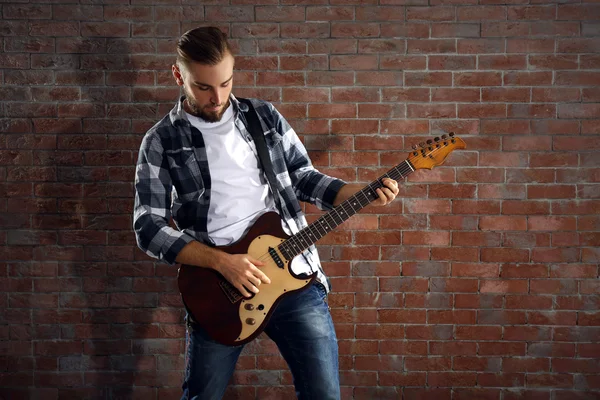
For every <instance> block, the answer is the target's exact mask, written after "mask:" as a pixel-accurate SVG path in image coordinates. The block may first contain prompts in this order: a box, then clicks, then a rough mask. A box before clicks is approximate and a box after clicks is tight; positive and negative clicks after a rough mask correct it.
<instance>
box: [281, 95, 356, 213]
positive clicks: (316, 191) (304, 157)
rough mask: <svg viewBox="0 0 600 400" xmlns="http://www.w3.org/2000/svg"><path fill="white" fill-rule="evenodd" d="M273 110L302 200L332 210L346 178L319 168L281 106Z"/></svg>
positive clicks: (296, 190) (290, 171) (287, 162)
mask: <svg viewBox="0 0 600 400" xmlns="http://www.w3.org/2000/svg"><path fill="white" fill-rule="evenodd" d="M271 107H273V106H272V105H271ZM272 112H273V113H274V115H275V123H276V129H277V130H278V131H279V132H280V133H281V134H282V136H283V155H284V157H285V161H286V164H287V169H288V172H289V174H290V178H291V180H292V182H291V183H292V186H293V187H294V189H295V192H296V196H297V197H298V200H301V201H305V202H308V203H311V204H314V205H315V206H317V207H318V208H319V209H321V210H330V209H331V208H333V201H334V200H335V197H336V195H337V194H338V192H339V191H340V189H341V188H342V186H344V185H345V182H344V181H342V180H341V179H338V178H334V177H331V176H329V175H325V174H323V173H321V172H320V171H318V170H317V169H315V168H314V167H313V165H312V162H311V161H310V158H309V156H308V153H307V151H306V148H305V147H304V145H303V144H302V142H301V141H300V139H299V138H298V135H297V134H296V132H295V131H294V129H293V128H292V127H291V126H290V124H289V123H288V122H287V121H286V120H285V118H284V117H283V116H282V115H281V114H280V113H279V111H277V109H275V108H274V107H273V110H272Z"/></svg>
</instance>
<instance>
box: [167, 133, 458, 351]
mask: <svg viewBox="0 0 600 400" xmlns="http://www.w3.org/2000/svg"><path fill="white" fill-rule="evenodd" d="M464 148H466V145H465V143H464V141H463V140H462V139H460V138H458V137H455V136H454V133H450V134H449V136H446V135H442V137H441V138H439V137H436V138H435V139H434V140H427V142H426V143H420V144H419V146H413V151H412V152H411V153H410V154H409V156H408V158H407V159H406V160H405V161H403V162H401V163H400V164H398V165H397V166H395V167H394V168H392V169H391V170H389V171H388V172H387V173H386V174H384V175H382V176H381V177H379V178H378V179H376V180H375V181H373V182H371V183H370V184H369V185H367V186H365V187H364V188H363V189H361V190H360V191H358V192H357V193H356V194H354V195H353V196H351V197H350V198H348V199H347V200H345V201H344V202H342V203H341V204H339V205H338V206H336V207H335V208H333V209H332V210H330V211H329V212H328V213H326V214H324V215H323V216H321V217H320V218H319V219H317V220H316V221H315V222H313V223H312V224H310V225H309V226H307V227H305V228H304V229H302V230H301V231H300V232H298V233H296V234H294V235H292V236H288V235H287V234H285V233H284V231H283V229H282V227H281V219H280V217H279V215H278V214H277V213H274V212H269V213H265V214H263V215H262V216H261V217H259V218H258V220H257V221H256V222H255V223H254V225H253V226H252V227H251V228H250V230H249V231H248V233H247V234H246V235H245V236H244V237H243V238H242V239H240V240H239V241H237V242H236V243H234V244H232V245H230V246H224V247H219V249H220V250H223V251H225V252H227V253H229V254H246V253H247V254H250V255H252V256H253V257H255V258H258V259H260V260H262V261H264V262H265V265H264V266H262V267H260V268H261V270H262V271H263V272H264V273H265V274H266V275H267V276H268V277H269V279H270V280H271V283H270V284H268V285H261V286H260V291H259V292H258V293H256V294H253V295H252V297H249V298H246V297H244V296H242V294H241V293H240V292H239V291H238V290H237V289H236V288H235V287H234V286H233V285H232V284H231V283H229V282H228V281H227V280H226V279H225V278H224V277H223V276H222V275H221V274H219V273H218V272H216V271H215V270H213V269H210V268H201V267H196V266H191V265H181V267H180V268H179V274H178V285H179V291H180V292H181V296H182V299H183V302H184V304H185V305H186V307H187V309H188V311H189V313H190V314H191V317H192V318H193V320H194V321H195V322H196V323H198V324H199V325H200V326H201V327H202V328H204V329H205V330H206V331H207V333H208V334H209V335H210V336H211V337H212V338H213V339H214V340H215V341H217V342H220V343H222V344H225V345H230V346H237V345H241V344H244V343H248V342H249V341H251V340H253V339H254V338H256V337H257V336H258V335H259V334H260V333H261V332H262V331H263V330H264V328H265V327H266V325H267V322H268V321H269V318H270V317H271V315H272V314H273V311H274V310H275V308H276V307H277V304H278V303H279V302H280V301H281V300H282V299H283V298H284V297H286V296H287V295H289V294H290V293H293V292H296V291H298V290H302V289H305V288H306V287H307V286H308V285H309V284H310V283H311V282H312V281H314V280H315V278H316V275H317V273H316V272H314V273H313V274H311V275H295V274H294V273H293V272H292V270H291V268H290V266H291V262H292V259H293V258H294V257H295V256H297V255H299V254H300V253H302V252H303V251H304V250H305V249H307V248H308V247H309V246H311V245H312V244H314V243H316V242H317V240H319V239H320V238H322V237H323V236H325V235H326V234H327V233H329V232H331V231H332V230H333V229H335V228H336V227H337V226H339V225H340V224H341V223H342V222H344V221H345V220H347V219H348V218H350V217H351V216H353V215H354V214H356V213H357V212H358V211H359V210H361V209H362V208H364V207H365V206H367V205H368V204H370V203H371V202H372V201H374V200H376V199H378V198H379V196H378V195H377V193H376V192H375V190H376V189H377V188H381V187H382V186H383V184H382V179H383V178H386V177H388V178H391V179H394V180H396V181H399V180H400V179H402V178H405V177H406V176H408V175H410V174H411V173H412V172H414V171H416V170H417V169H423V168H426V169H432V168H433V167H435V166H437V165H440V164H442V163H443V162H444V161H445V160H446V157H447V156H448V155H449V154H450V153H451V152H452V151H453V150H455V149H464Z"/></svg>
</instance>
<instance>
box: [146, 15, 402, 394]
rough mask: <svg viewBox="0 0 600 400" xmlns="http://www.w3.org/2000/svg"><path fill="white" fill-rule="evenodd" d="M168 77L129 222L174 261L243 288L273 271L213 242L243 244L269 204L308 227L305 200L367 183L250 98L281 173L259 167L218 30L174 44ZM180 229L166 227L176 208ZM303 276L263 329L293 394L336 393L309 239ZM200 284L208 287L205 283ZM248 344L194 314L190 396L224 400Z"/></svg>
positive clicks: (332, 349)
mask: <svg viewBox="0 0 600 400" xmlns="http://www.w3.org/2000/svg"><path fill="white" fill-rule="evenodd" d="M177 53H178V55H177V61H176V63H175V64H174V65H173V66H172V71H173V77H174V78H175V81H176V83H177V85H179V86H181V87H182V89H183V92H184V96H183V97H182V98H181V99H180V100H179V101H178V102H177V104H176V106H175V107H174V108H173V110H172V111H171V112H170V113H169V114H168V115H167V116H165V117H164V118H163V119H162V120H161V121H160V122H158V123H157V124H156V125H155V126H154V127H152V128H151V129H150V130H149V131H148V132H147V134H146V135H145V137H144V139H143V141H142V144H141V147H140V153H139V159H138V163H137V169H136V180H135V188H136V196H135V207H134V229H135V233H136V238H137V242H138V245H139V247H140V248H141V249H142V250H144V251H145V252H146V253H147V254H149V255H150V256H152V257H155V258H158V259H161V260H163V261H165V262H167V263H169V264H176V263H181V264H188V265H193V266H197V267H198V268H212V269H214V270H216V271H217V272H219V273H220V274H221V275H222V276H223V277H224V278H225V279H227V280H228V281H229V282H230V283H231V284H232V285H233V286H234V287H235V288H237V290H239V292H240V293H241V294H242V295H243V296H246V297H249V296H251V295H252V293H258V292H259V288H260V285H268V284H269V283H270V279H269V277H268V276H266V275H265V274H264V273H263V272H262V271H261V266H262V265H264V264H263V263H262V262H261V261H260V260H258V259H256V258H254V257H252V256H250V255H249V254H228V253H225V252H223V251H221V250H219V249H218V246H222V245H228V244H231V243H234V242H236V241H238V240H239V239H240V238H241V237H243V236H244V234H245V233H246V232H247V230H248V229H249V228H250V227H251V226H252V224H253V222H254V221H256V219H257V218H258V217H259V216H260V215H262V214H263V213H265V212H267V211H276V212H278V213H279V215H280V216H281V223H282V227H283V229H284V230H285V231H286V232H287V233H288V234H292V233H296V232H298V231H299V230H300V229H302V228H303V227H305V226H306V225H307V223H306V219H305V217H304V215H303V213H302V211H301V208H300V204H299V201H306V202H310V203H312V204H315V205H316V206H318V207H319V208H321V209H324V210H327V209H331V208H332V207H333V206H335V205H337V204H340V203H341V202H342V201H344V200H345V199H347V198H349V197H350V196H351V195H353V194H354V193H355V192H356V191H357V190H359V189H361V188H362V186H361V185H349V184H345V183H344V182H342V181H341V180H339V179H336V178H332V177H329V176H326V175H324V174H322V173H320V172H319V171H317V170H315V169H314V168H313V166H312V164H311V162H310V159H309V158H308V155H307V154H306V150H305V148H304V146H303V145H302V143H301V142H300V140H299V139H298V137H297V135H296V133H295V132H294V130H293V129H292V128H291V127H290V126H289V125H288V123H287V121H286V120H285V119H284V118H283V116H282V115H281V114H280V113H279V112H278V111H277V110H276V109H275V108H274V107H273V105H272V104H270V103H268V102H265V101H261V100H256V99H252V100H251V104H252V106H253V108H254V109H255V110H256V113H257V115H258V118H259V120H261V122H262V125H263V126H265V127H271V129H268V130H267V131H266V132H260V134H264V136H265V140H266V143H267V147H268V153H269V158H270V159H271V163H272V168H273V170H274V171H273V172H274V176H275V177H276V182H269V181H268V179H267V174H266V173H265V171H264V169H263V168H261V167H260V165H261V164H260V162H259V157H258V153H257V149H256V145H255V143H254V141H253V140H252V136H251V134H250V132H249V129H250V128H249V124H248V112H249V110H250V108H249V106H248V104H246V103H244V102H240V101H238V99H236V98H235V96H233V95H232V94H231V90H232V85H233V68H234V57H233V55H232V52H231V49H230V48H229V45H228V43H227V38H226V36H225V35H224V34H223V33H222V32H221V31H220V30H218V29H217V28H213V27H205V28H197V29H194V30H191V31H189V32H187V33H185V34H184V35H183V36H182V37H181V38H180V39H179V41H178V44H177ZM377 193H378V195H379V199H377V200H376V201H375V202H374V203H373V204H378V205H385V204H387V203H389V202H390V201H392V200H393V199H394V198H395V197H396V195H397V193H398V186H397V183H396V182H395V181H393V180H391V179H386V180H385V181H384V187H383V188H382V189H378V190H377ZM171 216H172V217H173V220H174V222H175V224H176V226H177V228H178V229H173V228H171V227H170V226H169V220H170V217H171ZM292 267H293V270H294V272H295V273H296V274H300V273H307V274H309V273H313V272H317V279H316V280H315V282H316V283H315V284H313V285H310V286H309V287H308V288H307V289H306V290H304V291H301V292H300V293H297V292H296V293H293V294H291V295H289V296H287V297H285V298H284V300H283V301H281V302H280V304H279V306H278V307H277V308H276V310H275V312H274V313H273V315H272V317H271V319H270V321H269V323H268V325H267V327H266V328H265V333H266V334H267V335H268V336H269V337H270V338H271V339H273V340H274V341H275V343H276V344H277V346H278V347H279V349H280V351H281V354H282V355H283V357H284V358H285V360H286V361H287V363H288V365H289V367H290V370H291V372H292V375H293V377H294V385H295V389H296V393H297V395H298V398H300V399H319V400H325V399H339V398H340V388H339V373H338V348H337V339H336V336H335V331H334V327H333V323H332V320H331V316H330V314H329V310H328V307H327V304H326V296H327V293H328V291H329V284H328V281H327V278H326V277H325V274H324V272H323V270H322V267H321V264H320V261H319V258H318V254H317V252H316V249H315V248H314V246H311V247H310V248H309V249H307V250H306V251H305V252H304V253H303V254H302V255H300V256H298V257H296V258H295V259H294V264H293V266H292ZM198 284H199V290H201V282H199V283H198ZM242 347H243V346H225V345H222V344H220V343H217V342H216V341H214V340H212V339H211V338H210V337H209V336H208V334H207V333H206V332H205V331H204V330H203V329H202V328H201V327H199V326H198V325H197V324H196V323H194V321H193V320H192V318H188V333H187V354H186V371H185V380H184V383H183V397H182V398H183V399H199V400H200V399H201V400H208V399H210V400H212V399H220V398H221V397H222V396H223V393H224V391H225V389H226V386H227V384H228V382H229V379H230V378H231V375H232V374H233V370H234V367H235V364H236V361H237V359H238V357H239V355H240V352H241V351H242Z"/></svg>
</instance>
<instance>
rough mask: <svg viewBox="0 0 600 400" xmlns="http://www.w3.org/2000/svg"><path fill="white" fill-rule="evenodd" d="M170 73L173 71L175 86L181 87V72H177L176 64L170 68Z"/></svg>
mask: <svg viewBox="0 0 600 400" xmlns="http://www.w3.org/2000/svg"><path fill="white" fill-rule="evenodd" d="M171 71H173V77H174V78H175V82H177V85H179V86H183V76H182V75H181V71H180V70H179V67H178V66H177V64H173V65H172V66H171Z"/></svg>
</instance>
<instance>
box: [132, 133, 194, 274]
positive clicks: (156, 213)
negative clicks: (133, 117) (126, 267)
mask: <svg viewBox="0 0 600 400" xmlns="http://www.w3.org/2000/svg"><path fill="white" fill-rule="evenodd" d="M171 190H172V183H171V176H170V175H169V167H168V164H167V158H166V156H165V153H164V149H163V146H162V144H161V141H160V138H159V136H158V135H157V134H156V131H151V132H149V133H148V134H146V136H145V137H144V139H143V140H142V144H141V146H140V152H139V155H138V162H137V167H136V171H135V203H134V210H133V228H134V231H135V236H136V240H137V244H138V246H139V248H140V249H142V250H143V251H144V252H146V254H148V255H149V256H151V257H154V258H158V259H159V260H163V261H165V262H167V263H169V264H171V265H173V264H175V259H176V258H177V254H179V252H180V251H181V249H183V247H184V246H185V245H186V244H187V243H189V242H191V241H192V240H194V238H193V237H191V236H190V235H187V234H185V233H183V232H180V231H178V230H176V229H173V228H171V227H170V226H169V221H170V219H171V210H170V206H171Z"/></svg>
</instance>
